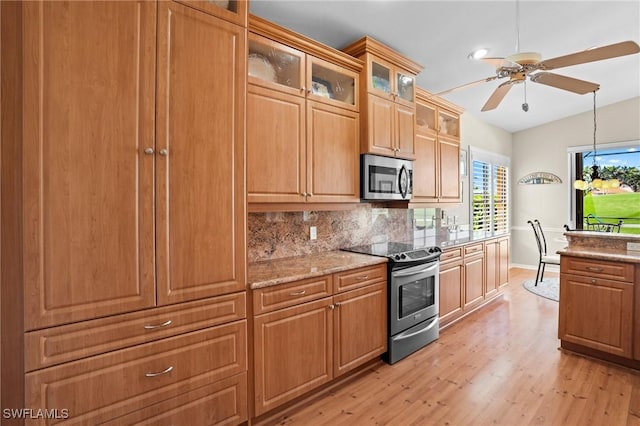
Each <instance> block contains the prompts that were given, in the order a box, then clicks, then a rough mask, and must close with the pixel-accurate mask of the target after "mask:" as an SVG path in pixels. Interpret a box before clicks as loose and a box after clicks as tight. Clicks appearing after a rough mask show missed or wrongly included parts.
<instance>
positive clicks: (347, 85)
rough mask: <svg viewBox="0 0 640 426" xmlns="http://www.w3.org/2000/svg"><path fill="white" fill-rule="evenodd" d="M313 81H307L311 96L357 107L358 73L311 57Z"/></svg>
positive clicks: (310, 73)
mask: <svg viewBox="0 0 640 426" xmlns="http://www.w3.org/2000/svg"><path fill="white" fill-rule="evenodd" d="M308 61H309V63H310V71H309V73H308V75H309V76H310V79H311V81H309V82H307V84H308V86H309V89H308V90H307V93H308V94H309V96H310V97H315V98H316V100H318V101H321V102H328V103H332V104H338V105H339V106H341V107H343V108H344V107H347V106H348V107H351V109H355V108H356V107H357V103H358V96H357V89H356V88H357V87H358V81H357V80H358V75H357V74H356V73H354V72H351V71H349V70H346V69H344V68H341V67H338V66H336V65H333V64H331V63H329V62H326V61H323V60H321V59H318V58H313V57H309V58H308Z"/></svg>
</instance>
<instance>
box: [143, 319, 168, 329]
mask: <svg viewBox="0 0 640 426" xmlns="http://www.w3.org/2000/svg"><path fill="white" fill-rule="evenodd" d="M172 322H173V321H171V320H169V321H165V322H163V323H162V324H150V325H145V326H144V329H145V330H153V329H156V328H161V327H166V326H168V325H171V323H172Z"/></svg>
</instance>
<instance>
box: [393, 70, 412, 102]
mask: <svg viewBox="0 0 640 426" xmlns="http://www.w3.org/2000/svg"><path fill="white" fill-rule="evenodd" d="M414 80H415V78H414V77H413V76H411V75H408V74H403V73H401V72H398V73H396V88H397V90H396V96H397V98H398V100H404V101H407V102H410V103H413V101H414V83H415V82H414Z"/></svg>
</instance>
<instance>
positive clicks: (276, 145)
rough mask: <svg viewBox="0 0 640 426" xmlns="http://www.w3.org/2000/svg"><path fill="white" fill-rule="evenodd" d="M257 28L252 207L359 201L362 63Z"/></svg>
mask: <svg viewBox="0 0 640 426" xmlns="http://www.w3.org/2000/svg"><path fill="white" fill-rule="evenodd" d="M249 27H250V33H249V43H248V60H247V65H248V67H247V74H248V83H249V84H248V90H247V193H248V202H249V203H250V208H253V209H263V210H264V209H267V210H269V209H278V210H282V209H296V208H301V206H304V204H307V203H314V204H318V203H345V202H347V203H355V202H358V201H359V195H360V179H359V167H360V162H359V141H360V114H359V109H360V104H359V97H358V87H359V78H360V75H359V72H360V70H361V69H362V63H361V62H360V61H359V60H357V59H354V58H352V57H350V56H349V55H346V54H344V53H342V52H339V51H336V50H334V49H331V48H329V47H327V46H324V45H321V44H319V43H317V42H314V41H313V40H310V39H307V38H306V37H303V36H301V35H299V34H296V33H293V32H291V31H289V30H287V29H284V28H282V27H279V26H277V25H275V24H273V23H271V22H268V21H265V20H263V19H261V18H258V17H255V16H251V17H250V19H249ZM257 206H259V207H257Z"/></svg>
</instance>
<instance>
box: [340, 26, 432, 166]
mask: <svg viewBox="0 0 640 426" xmlns="http://www.w3.org/2000/svg"><path fill="white" fill-rule="evenodd" d="M343 51H344V52H346V53H348V54H350V55H352V56H354V57H357V58H359V59H361V60H362V61H363V62H364V65H365V66H364V68H363V70H362V72H361V74H360V75H361V79H360V84H361V90H360V99H361V105H362V108H361V114H363V116H362V124H361V147H360V151H361V152H362V153H371V154H379V155H386V156H388V157H400V158H406V159H409V160H413V159H415V155H416V152H415V132H416V116H415V114H416V86H415V80H416V75H417V74H418V73H419V72H420V71H421V70H422V65H420V64H418V63H416V62H414V61H412V60H410V59H408V58H406V57H404V56H402V55H401V54H399V53H398V52H396V51H394V50H393V49H391V48H389V47H387V46H385V45H383V44H381V43H379V42H378V41H376V40H374V39H372V38H371V37H364V38H362V39H360V40H358V41H356V42H355V43H353V44H351V45H349V46H347V47H345V48H344V49H343Z"/></svg>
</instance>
